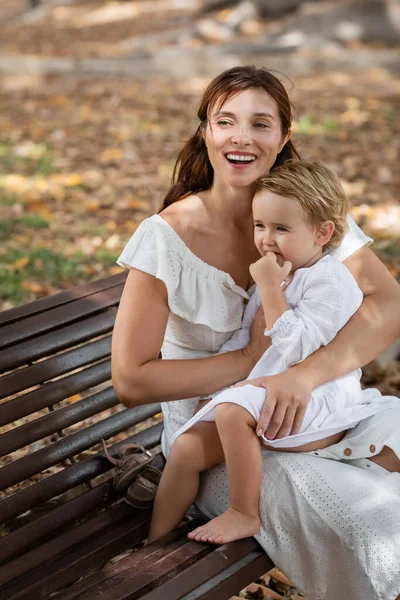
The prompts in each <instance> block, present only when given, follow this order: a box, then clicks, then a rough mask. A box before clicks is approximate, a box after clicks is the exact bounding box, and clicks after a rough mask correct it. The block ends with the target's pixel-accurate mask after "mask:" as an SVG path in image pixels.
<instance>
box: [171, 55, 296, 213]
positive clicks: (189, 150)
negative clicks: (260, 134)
mask: <svg viewBox="0 0 400 600" xmlns="http://www.w3.org/2000/svg"><path fill="white" fill-rule="evenodd" d="M249 88H261V89H264V90H265V91H266V92H267V93H268V94H269V95H270V96H271V98H273V99H274V100H275V102H276V104H277V107H278V114H279V117H280V121H281V131H282V137H284V136H285V135H286V134H287V132H288V131H289V129H290V126H291V123H292V105H291V103H290V100H289V96H288V94H287V91H286V90H285V88H284V86H283V85H282V83H281V82H280V81H279V79H277V77H275V75H273V74H272V73H271V72H270V71H268V70H267V69H264V68H257V67H255V66H252V65H248V66H243V67H234V68H232V69H228V70H227V71H224V72H223V73H221V74H220V75H218V76H217V77H215V79H213V80H212V81H211V83H210V84H209V85H208V87H207V89H206V90H205V92H204V94H203V98H202V101H201V104H200V107H199V110H198V113H197V116H198V117H199V120H200V125H199V126H198V128H197V131H196V133H195V134H194V135H193V136H192V137H191V138H190V139H189V140H188V141H187V142H186V144H185V146H184V147H183V149H182V150H181V152H180V153H179V155H178V158H177V161H176V163H175V168H174V172H173V175H172V186H171V188H170V189H169V190H168V193H167V195H166V196H165V198H164V201H163V203H162V205H161V207H160V210H159V212H161V211H162V210H164V208H166V207H167V206H169V205H170V204H173V203H174V202H176V201H177V200H181V199H182V198H185V197H186V196H189V195H190V194H196V193H198V192H201V191H204V190H208V189H209V188H210V187H211V185H212V182H213V178H214V170H213V168H212V166H211V163H210V161H209V159H208V153H207V148H206V145H205V142H204V137H203V129H205V127H206V126H207V119H208V116H209V114H210V112H211V110H212V109H213V108H214V106H218V107H221V106H222V105H223V104H224V102H226V100H227V99H228V98H230V97H232V96H233V95H234V94H237V93H238V92H242V91H244V90H247V89H249ZM298 158H299V154H298V153H297V151H296V149H295V148H294V146H293V143H292V141H291V140H289V141H288V142H286V144H285V145H284V147H283V148H282V150H281V152H280V153H279V154H278V156H277V157H276V161H275V163H274V165H273V166H272V169H273V168H274V167H277V166H278V165H281V164H283V163H284V162H285V161H286V160H289V159H298Z"/></svg>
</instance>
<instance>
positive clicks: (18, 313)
mask: <svg viewBox="0 0 400 600" xmlns="http://www.w3.org/2000/svg"><path fill="white" fill-rule="evenodd" d="M127 275H128V272H127V271H123V272H122V273H117V274H116V275H111V276H110V277H105V278H103V279H97V280H96V281H93V282H92V283H89V284H84V285H79V286H76V287H73V288H70V289H69V290H65V291H63V292H58V293H57V294H52V295H51V296H46V298H40V299H39V300H33V301H32V302H27V303H26V304H22V305H21V306H16V307H15V308H10V309H8V310H4V311H3V312H1V313H0V326H4V325H8V324H10V323H13V322H15V321H20V320H22V319H26V318H27V317H31V316H33V315H36V314H39V313H41V312H45V311H47V310H49V309H51V308H56V307H58V306H62V305H63V304H68V303H69V302H74V301H75V300H78V299H81V298H85V297H87V296H91V295H92V294H95V293H96V292H100V291H104V290H107V289H108V288H111V287H114V286H116V285H119V284H121V283H124V282H125V280H126V277H127ZM0 331H1V330H0ZM0 335H1V334H0Z"/></svg>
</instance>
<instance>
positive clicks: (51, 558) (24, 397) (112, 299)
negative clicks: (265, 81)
mask: <svg viewBox="0 0 400 600" xmlns="http://www.w3.org/2000/svg"><path fill="white" fill-rule="evenodd" d="M125 277H126V274H125V273H121V274H118V275H114V276H113V277H109V278H106V279H103V280H99V281H96V282H94V283H92V284H89V285H84V286H79V287H76V288H73V289H71V290H68V291H65V292H61V293H59V294H55V295H54V296H50V297H47V298H43V299H41V300H35V301H34V302H30V303H29V304H26V305H24V306H20V307H17V308H14V309H11V310H7V311H4V312H2V313H0V374H1V375H0V428H1V429H0V433H1V435H0V456H1V457H2V458H1V462H0V464H1V468H0V522H1V523H2V526H1V527H2V529H1V532H0V533H1V537H0V598H2V599H3V598H4V599H6V598H7V599H8V600H17V599H18V600H22V599H29V600H35V599H44V598H49V597H50V596H53V595H54V593H55V592H59V593H58V594H57V598H60V599H62V600H67V599H68V600H72V599H78V598H79V599H80V600H86V599H89V598H96V597H97V596H100V595H101V598H103V599H107V600H122V599H126V600H127V599H128V598H129V599H130V600H133V599H137V598H142V599H145V600H161V599H162V600H175V599H178V598H190V599H195V598H196V599H197V598H202V599H207V600H212V599H215V600H217V599H218V600H224V599H225V598H229V597H230V596H231V595H233V594H235V593H237V592H238V591H239V590H240V589H242V588H243V587H244V586H245V585H247V584H248V583H250V582H251V581H253V580H254V579H255V578H257V577H258V576H260V575H261V574H262V573H265V572H266V571H268V570H269V569H270V568H271V567H272V566H273V565H272V563H271V561H270V560H269V558H268V557H267V556H266V555H265V554H264V553H263V551H262V550H261V548H260V546H259V545H258V544H257V542H256V541H255V540H254V539H252V538H249V539H246V540H241V541H239V542H234V543H232V544H228V545H224V546H220V547H213V546H211V545H205V544H198V543H196V542H192V541H189V540H188V539H187V532H188V531H189V530H191V529H193V528H194V527H195V526H196V525H197V524H198V522H196V521H188V522H186V523H184V524H183V525H181V526H180V527H179V528H178V529H177V530H175V531H174V532H173V533H172V534H170V535H169V536H166V537H165V538H163V539H162V540H160V541H158V542H156V543H154V544H151V545H149V546H147V547H143V546H141V544H140V543H141V542H142V541H143V540H144V539H145V538H146V535H147V532H148V525H149V520H150V516H151V511H149V510H143V511H140V510H135V509H133V508H131V507H130V506H129V505H127V504H126V503H125V502H123V501H122V499H121V498H120V497H118V496H117V495H116V493H115V492H114V490H113V488H112V480H111V478H110V476H111V475H110V468H111V465H110V463H109V462H108V461H107V459H106V458H105V456H104V453H103V451H102V450H101V446H100V441H101V439H102V438H104V439H105V440H110V441H109V442H108V443H109V444H110V445H111V446H112V447H111V454H113V455H115V454H116V451H117V449H118V447H119V446H120V445H121V444H123V443H126V442H132V441H137V442H140V443H141V444H143V445H144V446H145V447H147V448H155V447H156V446H157V445H158V444H159V442H160V435H161V431H162V423H161V422H160V421H159V420H158V422H157V420H154V419H152V417H154V416H155V415H157V414H158V413H159V412H160V405H159V404H156V405H154V404H153V405H147V406H139V407H136V408H132V409H124V408H123V407H122V406H120V404H119V402H118V399H117V397H116V395H115V393H114V391H113V388H112V386H111V382H110V351H111V332H112V329H113V325H114V320H115V315H116V311H117V307H118V302H119V299H120V295H121V292H122V289H123V286H124V282H125ZM39 411H40V412H39ZM35 413H38V414H35ZM103 413H104V414H103ZM115 436H118V437H117V439H115ZM113 438H114V439H113ZM156 461H158V465H157V466H162V463H163V459H162V457H161V455H158V456H157V458H156ZM132 548H134V550H133V551H131V552H128V553H127V551H129V550H130V549H132ZM123 553H126V556H122V558H121V555H123ZM117 556H118V558H119V560H115V561H114V562H113V560H112V559H115V557H117ZM110 561H111V562H110ZM102 567H104V568H102Z"/></svg>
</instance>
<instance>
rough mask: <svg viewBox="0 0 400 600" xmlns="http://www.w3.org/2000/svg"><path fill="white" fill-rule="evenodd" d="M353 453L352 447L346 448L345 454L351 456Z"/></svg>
mask: <svg viewBox="0 0 400 600" xmlns="http://www.w3.org/2000/svg"><path fill="white" fill-rule="evenodd" d="M351 454H352V449H351V448H345V450H344V455H345V456H350V455H351Z"/></svg>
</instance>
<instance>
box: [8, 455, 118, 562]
mask: <svg viewBox="0 0 400 600" xmlns="http://www.w3.org/2000/svg"><path fill="white" fill-rule="evenodd" d="M110 468H111V465H110ZM116 498H117V495H116V493H115V492H114V490H113V488H112V479H110V480H108V481H106V482H104V483H102V484H101V485H98V486H97V487H95V488H93V489H92V490H89V491H87V492H84V493H83V494H81V495H80V496H77V497H76V498H73V499H72V500H69V501H68V502H67V503H65V504H60V506H58V507H56V508H54V509H53V510H52V511H51V512H49V513H47V514H45V515H43V516H42V517H39V518H37V519H36V520H35V521H32V522H31V523H27V524H26V525H24V526H23V527H21V528H19V529H17V530H16V531H13V532H11V533H9V534H8V535H6V536H3V537H2V538H0V564H3V563H4V562H6V561H9V560H11V559H13V558H15V557H16V556H18V555H20V554H21V553H22V552H26V551H27V550H30V549H31V548H33V547H37V546H39V543H40V542H41V541H42V540H44V539H48V537H49V535H50V534H52V533H57V532H59V531H60V530H61V528H63V527H65V526H66V525H70V524H71V523H73V522H75V521H77V520H78V519H79V520H80V519H82V518H83V517H85V516H86V515H88V514H90V513H91V512H93V511H94V510H99V509H101V508H103V507H105V506H106V505H107V504H109V503H110V502H111V501H112V500H115V499H116Z"/></svg>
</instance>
